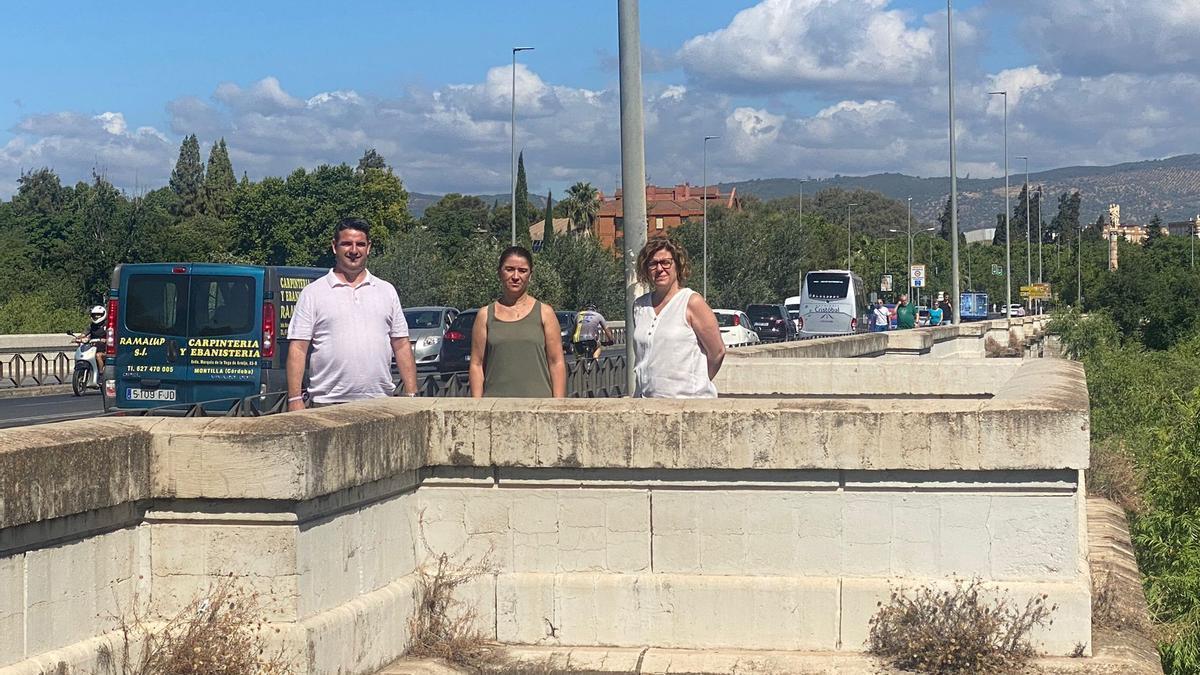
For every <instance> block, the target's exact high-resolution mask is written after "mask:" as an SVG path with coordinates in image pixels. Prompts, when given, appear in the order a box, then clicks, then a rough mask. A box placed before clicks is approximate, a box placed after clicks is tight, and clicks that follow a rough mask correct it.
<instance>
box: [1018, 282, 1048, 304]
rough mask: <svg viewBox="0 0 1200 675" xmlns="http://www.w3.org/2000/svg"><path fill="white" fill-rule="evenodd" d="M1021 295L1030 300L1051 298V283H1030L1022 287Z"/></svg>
mask: <svg viewBox="0 0 1200 675" xmlns="http://www.w3.org/2000/svg"><path fill="white" fill-rule="evenodd" d="M1021 297H1022V298H1029V299H1030V300H1049V299H1050V284H1030V285H1028V286H1022V287H1021Z"/></svg>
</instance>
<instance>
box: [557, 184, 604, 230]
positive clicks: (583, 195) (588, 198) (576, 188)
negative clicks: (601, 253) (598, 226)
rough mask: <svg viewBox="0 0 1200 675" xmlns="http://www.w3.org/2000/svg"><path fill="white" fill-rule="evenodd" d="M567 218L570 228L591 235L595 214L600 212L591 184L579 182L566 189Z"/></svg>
mask: <svg viewBox="0 0 1200 675" xmlns="http://www.w3.org/2000/svg"><path fill="white" fill-rule="evenodd" d="M565 201H566V211H567V217H568V218H570V219H571V228H572V229H573V230H576V231H582V232H586V233H588V234H591V232H592V225H593V222H594V221H595V219H596V214H597V213H599V212H600V199H599V193H598V192H597V191H596V188H594V187H592V184H591V183H588V182H586V181H580V182H578V183H576V184H574V185H572V186H571V187H570V188H568V189H567V198H566V200H565Z"/></svg>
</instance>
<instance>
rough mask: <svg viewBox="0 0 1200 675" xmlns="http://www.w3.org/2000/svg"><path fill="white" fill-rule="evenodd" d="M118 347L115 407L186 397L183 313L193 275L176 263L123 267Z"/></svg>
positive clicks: (151, 404)
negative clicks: (189, 274)
mask: <svg viewBox="0 0 1200 675" xmlns="http://www.w3.org/2000/svg"><path fill="white" fill-rule="evenodd" d="M122 268H123V270H124V271H125V272H126V273H125V274H121V275H120V278H119V280H118V284H119V286H118V288H117V291H118V296H117V297H118V298H119V300H120V304H119V307H120V309H119V313H120V317H119V318H118V322H119V323H118V330H117V335H118V336H117V351H116V354H115V356H114V358H113V360H114V363H113V366H114V374H115V378H116V407H117V408H154V407H158V406H163V405H169V404H172V403H182V402H185V401H187V398H186V396H187V393H188V392H187V386H186V385H187V380H188V377H189V372H188V370H189V369H188V358H187V314H188V292H189V290H190V288H191V277H190V276H188V274H187V273H186V267H183V266H178V265H124V266H122Z"/></svg>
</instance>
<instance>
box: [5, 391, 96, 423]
mask: <svg viewBox="0 0 1200 675" xmlns="http://www.w3.org/2000/svg"><path fill="white" fill-rule="evenodd" d="M103 407H104V406H103V404H102V403H101V401H100V392H98V391H89V392H88V393H87V395H86V396H79V397H76V396H72V395H71V394H54V395H51V396H30V397H29V398H7V399H3V400H0V429H4V428H7V427H20V426H25V425H28V424H44V423H46V422H61V421H63V420H73V419H80V418H83V417H92V416H94V415H99V414H100V413H102V412H104V410H103Z"/></svg>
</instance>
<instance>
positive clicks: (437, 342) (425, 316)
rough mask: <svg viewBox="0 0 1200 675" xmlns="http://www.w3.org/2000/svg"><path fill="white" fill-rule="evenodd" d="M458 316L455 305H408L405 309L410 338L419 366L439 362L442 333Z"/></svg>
mask: <svg viewBox="0 0 1200 675" xmlns="http://www.w3.org/2000/svg"><path fill="white" fill-rule="evenodd" d="M456 316H458V310H457V309H454V308H453V307H408V308H406V309H405V310H404V320H405V321H407V322H408V339H409V341H411V342H412V347H413V356H414V357H416V359H417V365H418V366H420V365H425V364H429V365H433V364H436V363H437V362H438V354H439V353H440V352H441V350H442V335H443V334H444V333H445V332H446V329H447V328H449V327H450V322H452V321H454V317H456Z"/></svg>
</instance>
